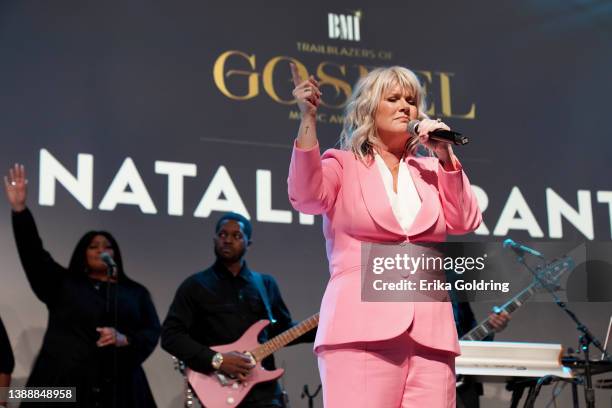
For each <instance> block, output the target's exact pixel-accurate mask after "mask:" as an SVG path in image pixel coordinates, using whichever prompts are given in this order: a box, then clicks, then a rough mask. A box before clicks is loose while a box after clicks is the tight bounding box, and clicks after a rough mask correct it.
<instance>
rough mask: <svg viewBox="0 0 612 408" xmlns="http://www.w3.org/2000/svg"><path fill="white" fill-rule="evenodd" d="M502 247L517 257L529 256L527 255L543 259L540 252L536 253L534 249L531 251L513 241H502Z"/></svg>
mask: <svg viewBox="0 0 612 408" xmlns="http://www.w3.org/2000/svg"><path fill="white" fill-rule="evenodd" d="M503 246H504V248H510V249H511V250H513V251H514V253H515V254H517V255H518V256H523V255H525V254H529V255H533V256H535V257H538V258H542V259H544V255H542V254H541V253H540V252H538V251H536V250H535V249H531V248H529V247H527V246H525V245H521V244H518V243H516V242H514V241H513V240H511V239H510V238H508V239H506V240H505V241H504V244H503Z"/></svg>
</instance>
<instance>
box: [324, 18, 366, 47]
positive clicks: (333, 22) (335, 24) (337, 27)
mask: <svg viewBox="0 0 612 408" xmlns="http://www.w3.org/2000/svg"><path fill="white" fill-rule="evenodd" d="M359 20H361V11H356V12H355V14H353V15H350V14H334V13H328V15H327V22H328V25H329V38H330V39H332V40H336V39H339V40H349V41H359V40H360V39H361V38H360V33H359Z"/></svg>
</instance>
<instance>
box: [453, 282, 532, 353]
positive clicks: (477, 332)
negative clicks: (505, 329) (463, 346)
mask: <svg viewBox="0 0 612 408" xmlns="http://www.w3.org/2000/svg"><path fill="white" fill-rule="evenodd" d="M535 286H536V284H535V283H532V284H531V285H529V286H527V287H526V288H525V289H523V290H522V291H521V292H519V293H518V295H516V296H514V297H513V298H512V299H510V300H509V301H507V302H506V303H504V305H502V306H501V307H500V309H501V310H502V311H505V312H508V313H510V314H512V313H513V312H515V311H516V310H517V309H518V308H519V307H521V306H522V305H523V303H525V301H527V299H529V298H530V297H531V296H533V294H534V293H535ZM494 332H495V329H494V328H493V326H491V323H489V319H488V318H487V319H485V320H483V321H482V322H480V323H479V324H478V326H476V327H474V328H473V329H472V330H470V331H469V332H467V333H466V334H464V335H463V337H461V339H460V340H475V341H480V340H482V339H484V338H485V337H487V336H489V335H490V334H492V333H494Z"/></svg>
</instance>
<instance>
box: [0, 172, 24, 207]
mask: <svg viewBox="0 0 612 408" xmlns="http://www.w3.org/2000/svg"><path fill="white" fill-rule="evenodd" d="M27 184H28V180H27V179H26V173H25V167H24V166H23V164H17V163H15V165H14V166H13V167H12V168H11V169H9V174H8V176H4V191H5V192H6V198H7V200H8V202H9V204H10V205H11V208H12V209H13V211H15V212H20V211H23V210H25V208H26V198H27V196H28V191H27Z"/></svg>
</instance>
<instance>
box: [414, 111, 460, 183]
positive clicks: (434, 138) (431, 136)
mask: <svg viewBox="0 0 612 408" xmlns="http://www.w3.org/2000/svg"><path fill="white" fill-rule="evenodd" d="M408 133H410V134H411V135H413V136H418V137H419V142H420V143H421V144H422V145H424V146H425V147H427V148H428V149H430V150H433V151H434V153H435V154H436V156H437V157H438V159H439V160H440V162H441V163H442V165H443V166H444V168H445V169H446V170H447V171H454V170H457V169H459V168H460V166H459V164H458V161H457V159H456V158H454V154H453V149H452V147H451V144H466V143H468V139H467V138H466V137H462V136H461V133H459V132H454V131H452V130H450V128H449V127H448V126H447V125H446V124H445V123H444V122H442V121H441V120H440V119H437V120H432V119H423V120H421V121H418V120H411V121H410V122H408ZM457 138H459V140H460V141H462V142H460V143H457Z"/></svg>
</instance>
